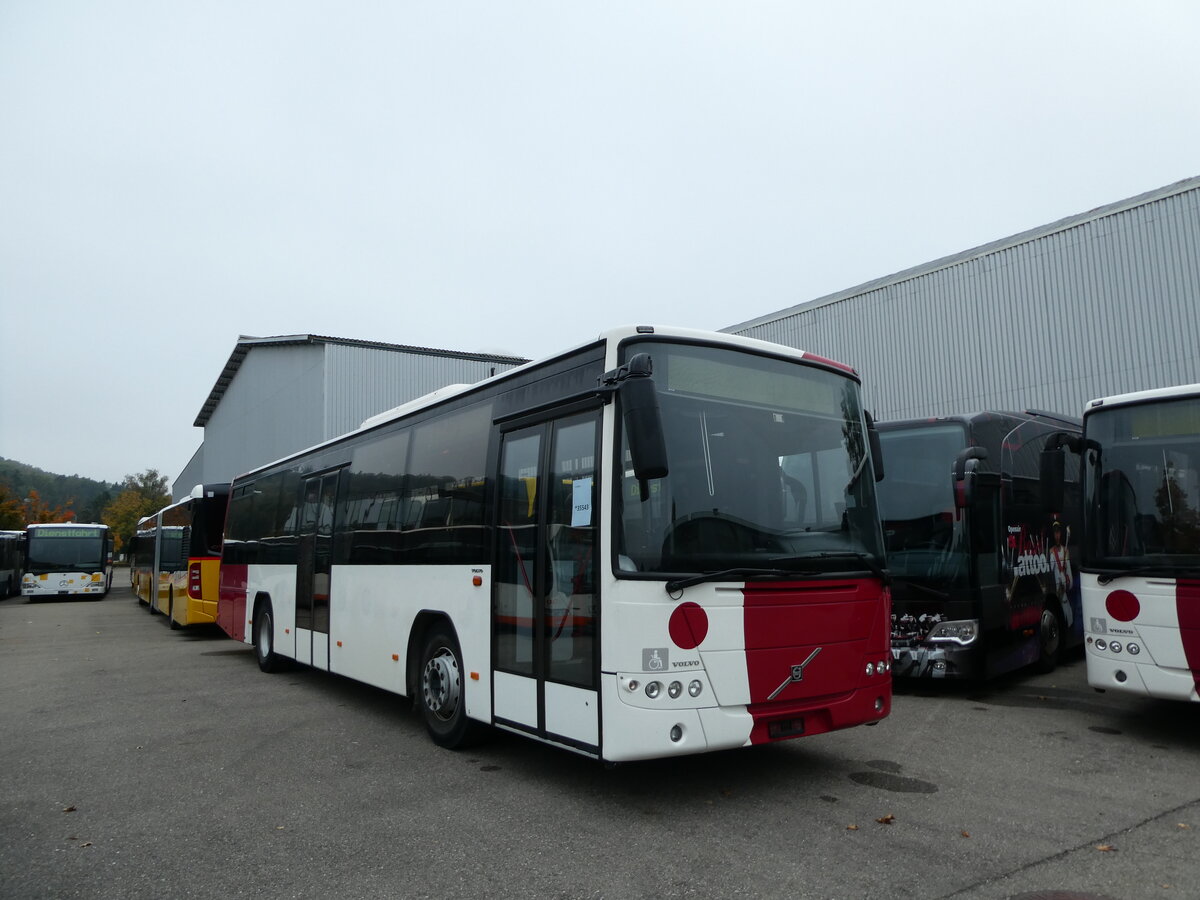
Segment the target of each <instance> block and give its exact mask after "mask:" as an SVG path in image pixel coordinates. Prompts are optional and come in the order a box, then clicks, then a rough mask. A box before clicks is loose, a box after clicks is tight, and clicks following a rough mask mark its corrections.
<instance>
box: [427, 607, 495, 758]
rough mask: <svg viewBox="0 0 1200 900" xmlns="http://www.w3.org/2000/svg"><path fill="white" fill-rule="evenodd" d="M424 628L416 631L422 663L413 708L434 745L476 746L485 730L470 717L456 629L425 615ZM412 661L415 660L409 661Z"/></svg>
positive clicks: (452, 746) (438, 617) (445, 621)
mask: <svg viewBox="0 0 1200 900" xmlns="http://www.w3.org/2000/svg"><path fill="white" fill-rule="evenodd" d="M422 619H423V620H424V624H425V627H423V628H421V627H414V628H413V635H420V640H419V642H418V644H417V646H418V647H419V648H420V650H419V656H418V655H417V654H413V656H415V657H416V658H417V659H418V660H419V662H418V663H417V666H416V673H415V674H416V679H415V682H414V683H413V686H412V695H413V704H414V708H415V709H419V710H420V711H421V717H422V719H424V721H425V728H426V730H427V731H428V732H429V736H430V738H431V739H432V740H433V742H434V743H435V744H437V745H438V746H440V747H446V748H448V749H452V750H453V749H459V748H463V747H467V746H470V745H471V744H473V743H475V742H476V741H477V740H478V739H479V737H480V736H481V735H482V733H483V727H482V725H481V724H480V723H479V722H476V721H474V720H472V719H471V718H469V717H468V716H467V705H466V687H465V684H464V679H465V671H464V667H463V662H462V649H461V645H460V644H459V641H458V635H457V633H456V632H455V630H454V626H453V625H452V624H451V623H450V620H449V619H447V618H446V617H445V616H442V615H437V614H423V615H422V616H420V617H418V622H417V624H418V625H420V624H421V621H422ZM410 658H412V657H410Z"/></svg>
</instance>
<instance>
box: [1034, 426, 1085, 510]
mask: <svg viewBox="0 0 1200 900" xmlns="http://www.w3.org/2000/svg"><path fill="white" fill-rule="evenodd" d="M1079 446H1080V441H1079V439H1078V438H1077V437H1076V436H1075V435H1071V434H1066V433H1064V432H1061V431H1060V432H1058V433H1057V434H1053V435H1051V436H1050V439H1049V440H1048V441H1046V446H1044V447H1043V448H1042V454H1041V457H1040V459H1039V460H1038V481H1039V483H1040V484H1039V487H1040V488H1041V494H1042V506H1043V507H1044V508H1045V509H1046V510H1048V511H1050V512H1057V511H1058V510H1061V509H1062V507H1063V502H1064V491H1065V488H1064V483H1065V481H1066V477H1067V460H1066V454H1064V453H1063V447H1070V448H1071V449H1073V450H1076V452H1078V450H1079Z"/></svg>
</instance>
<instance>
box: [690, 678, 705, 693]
mask: <svg viewBox="0 0 1200 900" xmlns="http://www.w3.org/2000/svg"><path fill="white" fill-rule="evenodd" d="M702 690H704V684H703V682H701V681H700V679H699V678H695V679H693V680H692V681H690V682H688V696H689V697H699V696H700V692H701V691H702Z"/></svg>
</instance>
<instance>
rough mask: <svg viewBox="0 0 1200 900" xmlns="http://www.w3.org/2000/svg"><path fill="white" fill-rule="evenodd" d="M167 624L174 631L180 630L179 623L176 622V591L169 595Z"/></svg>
mask: <svg viewBox="0 0 1200 900" xmlns="http://www.w3.org/2000/svg"><path fill="white" fill-rule="evenodd" d="M167 624H168V625H170V626H171V630H172V631H178V630H179V623H178V622H176V621H175V591H171V593H169V594H167Z"/></svg>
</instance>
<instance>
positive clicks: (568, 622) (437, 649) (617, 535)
mask: <svg viewBox="0 0 1200 900" xmlns="http://www.w3.org/2000/svg"><path fill="white" fill-rule="evenodd" d="M869 421H870V418H869V416H868V415H867V414H866V413H865V412H864V410H863V408H862V405H861V402H860V383H859V378H858V376H857V375H856V374H855V372H854V371H853V370H852V369H850V368H849V367H846V366H843V365H840V364H837V363H833V362H830V361H828V360H826V359H823V358H821V357H818V356H814V355H812V354H809V353H804V352H801V351H797V350H793V349H791V348H787V347H783V346H778V345H775V344H769V343H765V342H761V341H756V340H751V339H747V338H741V337H735V336H730V335H724V334H713V333H707V332H698V331H690V330H682V329H664V328H660V327H652V326H636V327H632V326H631V327H627V328H623V329H617V330H614V331H610V332H606V333H604V334H602V335H601V336H600V337H599V338H598V339H597V340H595V341H592V342H590V343H587V344H585V345H583V346H581V347H577V348H575V349H572V350H569V351H566V352H564V353H562V354H559V355H557V356H554V357H551V358H549V359H547V360H544V361H541V362H536V363H530V364H527V365H525V366H522V367H519V368H516V369H513V370H510V371H507V372H504V373H501V374H499V375H497V376H494V377H493V378H490V379H487V380H485V381H483V382H480V383H478V384H476V385H473V386H452V387H449V388H444V389H442V390H440V391H437V392H435V395H433V396H430V397H426V398H422V399H420V400H416V401H413V402H412V403H410V404H407V405H405V406H403V407H399V408H397V409H396V410H393V411H391V412H388V413H384V414H381V415H379V416H375V417H373V418H371V419H369V420H367V422H365V423H364V424H363V426H362V427H361V428H359V429H358V430H356V431H354V432H351V433H350V434H348V435H345V436H343V437H340V438H337V439H335V440H332V441H329V442H326V443H324V444H321V445H318V446H316V447H313V448H311V449H309V450H306V451H304V452H302V453H298V454H296V455H294V456H291V457H288V458H286V459H283V460H280V461H278V462H275V463H272V464H270V465H267V466H264V467H262V468H260V469H257V470H255V471H253V472H250V473H247V474H245V475H242V476H240V477H238V478H236V479H235V480H234V482H233V485H232V489H231V492H230V505H229V514H228V518H227V522H226V530H225V540H224V545H223V556H222V562H221V592H220V602H219V607H218V623H219V624H220V625H221V627H222V628H223V629H224V630H225V631H226V632H227V633H229V634H230V635H231V636H232V637H234V638H236V639H238V640H241V641H244V642H246V643H252V644H253V645H254V647H255V648H256V655H257V660H258V664H259V667H260V668H262V669H263V670H265V671H271V670H274V669H276V668H277V667H278V666H279V665H280V664H281V663H284V662H291V661H295V662H299V663H304V664H306V665H310V666H313V667H315V668H318V669H323V670H327V671H329V672H331V673H335V674H339V675H344V676H348V677H350V678H354V679H357V680H359V681H362V682H366V683H368V684H372V685H376V686H378V687H380V688H384V689H386V690H389V691H393V692H395V693H396V694H400V695H403V696H407V697H411V698H412V700H413V705H414V708H415V710H417V711H418V712H419V713H420V714H421V715H422V716H423V718H424V721H425V725H426V727H427V729H428V731H429V734H430V736H431V737H432V738H433V740H434V741H435V742H436V743H438V744H440V745H442V746H446V747H461V746H464V745H466V744H468V743H470V742H471V741H472V740H473V739H474V738H476V737H478V736H479V734H480V732H481V731H484V730H486V729H487V728H488V727H492V728H499V729H504V730H507V731H511V732H516V733H519V734H522V735H526V736H528V737H531V738H534V739H536V740H539V741H543V742H546V743H549V744H553V745H556V746H559V747H563V748H566V749H568V750H571V751H574V752H578V753H581V754H584V755H587V756H592V757H595V758H597V759H602V760H605V761H608V762H620V761H625V760H635V759H645V758H651V757H662V756H670V755H673V754H687V753H700V752H704V751H710V750H719V749H728V748H734V747H742V746H748V745H753V744H764V743H768V742H772V741H779V740H784V739H788V738H794V737H800V736H805V735H816V734H821V733H823V732H828V731H832V730H834V729H839V728H846V727H850V726H854V725H862V724H873V723H876V722H878V721H880V720H881V719H883V718H884V717H885V716H886V715H887V714H888V712H889V711H890V709H891V674H890V667H891V663H890V646H889V642H890V609H889V606H890V596H889V592H888V587H887V574H886V571H885V569H884V554H883V542H882V533H881V530H880V526H879V520H878V510H877V507H876V502H875V480H876V478H877V477H879V476H881V474H882V471H881V469H879V467H878V456H877V454H874V453H873V452H872V446H873V445H875V447H876V449H877V440H876V439H875V435H874V431H873V426H871V425H870V424H869Z"/></svg>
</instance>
